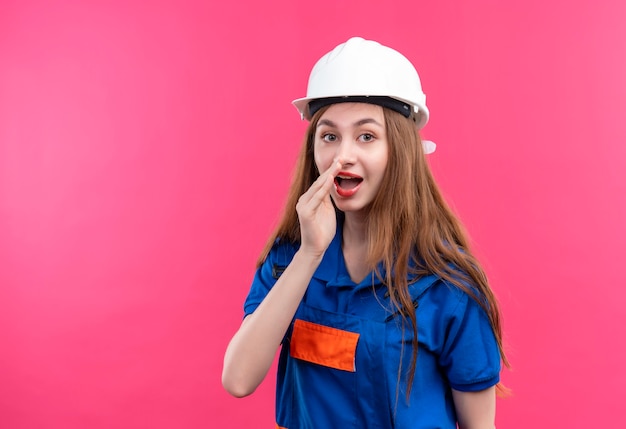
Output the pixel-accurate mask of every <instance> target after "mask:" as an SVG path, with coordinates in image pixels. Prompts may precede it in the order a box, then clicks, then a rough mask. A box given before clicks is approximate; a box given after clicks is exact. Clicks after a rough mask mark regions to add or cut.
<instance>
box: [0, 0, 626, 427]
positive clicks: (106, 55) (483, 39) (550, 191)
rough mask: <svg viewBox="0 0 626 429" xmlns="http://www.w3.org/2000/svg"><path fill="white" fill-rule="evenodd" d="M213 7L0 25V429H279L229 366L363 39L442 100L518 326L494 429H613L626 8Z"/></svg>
mask: <svg viewBox="0 0 626 429" xmlns="http://www.w3.org/2000/svg"><path fill="white" fill-rule="evenodd" d="M53 3H55V4H56V5H54V6H53V5H52V4H53ZM87 3H89V4H90V5H89V6H86V5H85V4H87ZM211 3H217V2H204V1H197V2H185V1H180V0H179V1H173V0H167V1H165V0H164V1H151V2H147V1H146V2H141V1H118V2H111V1H100V2H81V1H78V0H76V1H64V2H44V1H40V2H37V1H17V0H15V1H4V2H2V4H1V6H0V348H1V349H0V427H2V428H9V429H23V428H64V429H74V428H86V427H89V428H105V427H106V428H111V427H113V428H156V429H158V428H207V427H222V426H224V427H231V428H250V427H259V428H261V427H265V428H271V427H273V426H272V425H273V381H274V379H273V377H269V378H268V380H266V382H265V383H264V384H263V385H262V387H261V388H260V389H259V391H257V393H256V394H255V395H253V396H252V397H249V398H246V399H243V400H236V399H233V398H230V397H229V396H228V395H227V394H226V393H225V392H224V391H223V390H222V389H221V385H220V372H221V365H222V356H223V351H224V348H225V346H226V344H227V342H228V340H229V338H230V336H231V335H232V333H233V332H234V331H235V329H236V327H237V326H238V324H239V322H240V318H241V304H242V301H243V299H244V297H245V295H246V292H247V289H248V285H249V281H250V278H251V275H252V272H253V265H254V261H255V258H256V256H257V254H258V253H259V250H260V248H261V246H262V244H263V243H264V240H265V237H266V236H267V234H268V233H269V231H270V229H271V227H272V225H273V224H274V222H275V221H276V218H277V212H278V210H279V208H280V206H281V204H282V201H283V198H284V195H285V191H286V189H287V186H288V181H289V173H290V171H291V167H292V162H293V160H294V157H295V153H296V150H297V147H298V145H299V143H300V135H301V133H302V131H303V129H304V124H303V123H301V122H300V121H299V118H298V116H297V114H296V111H295V109H293V107H291V106H290V104H289V102H290V101H291V99H293V98H296V97H298V96H301V95H303V93H304V90H305V85H306V79H307V74H308V71H309V69H310V67H311V66H312V64H313V62H314V61H315V60H316V59H317V58H318V57H319V56H321V55H322V54H323V53H325V52H326V51H327V50H328V49H330V48H331V47H332V46H334V45H335V44H337V43H340V42H342V41H344V40H345V39H347V38H348V37H349V36H351V35H361V36H364V37H367V38H373V39H377V40H379V41H381V42H383V43H385V44H389V45H391V46H394V47H396V48H397V49H398V50H400V51H401V52H403V53H405V54H406V55H407V56H408V57H409V58H411V59H412V60H413V61H414V62H415V64H416V66H417V67H418V69H419V71H420V73H421V75H422V79H423V82H424V87H425V90H426V93H427V94H428V101H429V107H430V109H431V112H432V120H431V122H430V123H429V125H428V126H427V127H426V129H425V136H426V137H428V138H431V139H433V140H435V141H436V142H437V143H438V144H439V149H438V151H437V152H436V154H435V155H434V156H433V157H432V158H431V160H432V164H433V167H434V169H435V172H436V175H437V177H438V179H439V181H440V183H441V185H442V187H443V188H444V190H445V192H446V194H447V195H448V197H449V199H450V201H451V202H452V203H453V205H454V206H455V207H456V209H457V211H458V212H459V213H460V215H461V216H462V218H463V219H464V220H465V222H466V224H467V226H468V228H469V230H470V231H471V233H472V236H473V238H474V240H475V242H476V249H477V252H478V253H479V255H481V257H482V259H483V261H484V263H485V267H486V269H487V271H488V272H489V274H490V276H491V279H492V281H493V287H494V288H495V289H496V292H497V293H498V295H499V297H500V300H501V302H502V306H503V310H504V315H505V320H504V323H505V329H506V339H507V343H508V351H509V357H510V359H511V361H512V362H513V365H514V369H513V371H510V372H505V373H504V381H505V382H506V383H507V384H508V385H509V386H510V387H511V388H512V389H513V390H514V392H515V395H514V396H513V397H512V398H511V399H507V400H501V401H499V411H498V421H497V423H498V426H499V427H503V428H509V429H515V428H528V427H536V428H555V427H569V428H589V427H608V426H611V427H613V426H614V425H615V419H616V416H617V415H618V401H619V402H620V404H619V405H620V411H621V402H622V401H621V400H622V398H623V394H622V390H623V386H624V384H626V369H625V367H624V365H623V362H624V360H625V359H626V341H624V338H626V332H625V331H626V330H625V328H624V326H626V312H625V311H623V308H624V305H625V304H626V302H625V301H626V292H624V286H625V285H626V280H625V275H624V270H623V265H622V264H623V261H622V258H621V257H620V256H621V255H623V254H624V245H625V243H626V198H625V197H624V195H626V168H624V167H625V166H626V149H625V145H624V142H626V121H625V120H624V117H623V116H624V113H625V106H626V85H625V84H624V76H626V57H625V56H624V53H625V52H626V51H625V50H624V49H625V48H624V42H623V41H624V40H626V27H625V26H624V25H623V18H624V16H626V6H625V4H624V3H623V2H622V1H618V0H614V1H603V2H597V1H594V2H592V1H584V0H578V1H569V2H547V1H545V0H541V1H540V0H527V1H525V2H497V1H487V0H468V1H460V0H459V1H439V2H425V1H424V2H416V1H398V2H395V3H397V5H398V7H396V8H393V9H391V8H389V7H388V6H387V5H388V4H389V2H381V1H378V0H352V1H341V2H338V1H335V0H321V1H318V2H315V3H313V2H309V3H303V2H294V1H289V0H281V1H277V2H274V3H276V4H277V6H276V7H273V8H268V7H267V6H263V5H262V4H263V3H264V2H258V1H253V0H248V1H244V2H220V3H222V4H220V5H219V6H211V5H209V4H211ZM61 4H63V5H61ZM620 414H621V413H620Z"/></svg>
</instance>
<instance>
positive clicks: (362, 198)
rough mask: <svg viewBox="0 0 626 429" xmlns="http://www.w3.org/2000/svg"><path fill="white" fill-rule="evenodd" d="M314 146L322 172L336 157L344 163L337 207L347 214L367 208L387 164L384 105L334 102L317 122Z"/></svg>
mask: <svg viewBox="0 0 626 429" xmlns="http://www.w3.org/2000/svg"><path fill="white" fill-rule="evenodd" d="M313 147H314V156H315V164H316V166H317V168H318V170H319V171H320V172H324V171H326V170H327V169H328V168H329V167H330V165H331V163H332V162H333V160H334V159H335V158H337V159H338V161H339V162H341V163H342V165H343V167H342V169H341V171H340V172H339V174H338V175H337V177H336V178H335V187H334V188H333V189H332V191H331V197H332V199H333V201H334V202H335V204H336V206H337V208H338V209H339V210H341V211H343V212H345V213H348V212H359V211H362V210H364V209H367V208H368V207H369V205H370V204H371V202H372V201H373V200H374V197H375V196H376V194H377V192H378V189H379V188H380V184H381V183H382V180H383V175H384V173H385V168H386V167H387V158H388V143H387V133H386V130H385V117H384V114H383V108H382V107H380V106H377V105H374V104H367V103H338V104H333V105H331V106H330V107H329V108H328V109H327V110H326V111H325V112H324V114H323V115H322V116H321V117H320V119H319V122H318V123H317V128H316V130H315V143H314V146H313Z"/></svg>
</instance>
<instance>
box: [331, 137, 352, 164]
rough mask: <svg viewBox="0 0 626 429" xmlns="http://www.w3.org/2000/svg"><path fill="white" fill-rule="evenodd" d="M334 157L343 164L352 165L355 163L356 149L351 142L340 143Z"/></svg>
mask: <svg viewBox="0 0 626 429" xmlns="http://www.w3.org/2000/svg"><path fill="white" fill-rule="evenodd" d="M335 157H337V158H339V159H341V160H343V161H344V163H345V164H354V162H355V161H356V148H355V145H354V143H353V142H351V141H345V140H344V141H342V142H341V143H340V144H339V146H338V147H337V152H336V153H335Z"/></svg>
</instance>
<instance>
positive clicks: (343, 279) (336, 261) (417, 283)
mask: <svg viewBox="0 0 626 429" xmlns="http://www.w3.org/2000/svg"><path fill="white" fill-rule="evenodd" d="M341 221H342V219H341V218H339V219H337V232H336V233H335V237H333V240H332V241H331V243H330V245H329V246H328V249H326V252H325V253H324V256H323V258H322V262H321V263H320V265H319V266H318V267H317V270H316V271H315V273H314V274H313V277H314V278H315V279H317V280H320V281H322V282H324V283H326V286H327V287H347V288H354V289H363V288H366V287H369V288H371V287H372V286H381V285H382V284H383V283H382V281H381V280H380V279H379V278H378V276H376V275H375V274H374V273H373V272H371V273H370V274H368V275H367V276H365V278H364V279H363V281H362V282H361V283H358V284H357V283H355V282H353V281H352V279H351V278H350V274H349V273H348V268H347V267H346V262H345V259H344V257H343V250H342V249H341V241H342V237H343V233H342V222H341ZM378 271H379V272H380V273H381V276H382V277H383V278H384V277H385V272H386V271H385V270H384V269H383V266H382V264H380V265H379V266H378ZM436 280H438V277H437V276H435V275H428V276H423V277H421V278H419V279H410V278H409V285H410V286H409V288H410V289H411V290H412V295H414V294H416V293H417V294H421V293H423V292H424V291H425V290H426V289H428V288H429V287H430V286H431V285H432V284H433V283H434V282H435V281H436Z"/></svg>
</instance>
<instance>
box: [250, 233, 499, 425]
mask: <svg viewBox="0 0 626 429" xmlns="http://www.w3.org/2000/svg"><path fill="white" fill-rule="evenodd" d="M341 237H342V234H341V227H339V228H338V232H337V234H336V235H335V238H334V239H333V241H332V242H331V244H330V246H329V247H328V249H327V250H326V253H325V254H324V257H323V259H322V262H321V263H320V265H319V267H318V268H317V270H316V271H315V273H314V274H313V278H312V279H311V282H310V284H309V286H308V289H307V291H306V293H305V295H304V297H303V299H302V302H301V303H300V305H299V307H298V309H297V311H296V314H295V316H294V320H293V322H292V324H291V326H290V328H289V329H288V331H287V333H286V335H285V338H284V340H283V345H282V349H281V352H280V359H279V363H278V376H277V391H276V426H277V427H278V428H286V429H333V428H337V429H339V428H341V429H346V428H376V429H379V428H380V429H382V428H385V429H386V428H400V429H402V428H411V429H418V428H428V429H433V428H442V429H443V428H445V429H448V428H449V429H454V428H456V413H455V410H454V404H453V401H452V391H451V389H456V390H460V391H479V390H483V389H486V388H488V387H491V386H493V385H495V384H496V383H498V381H499V374H500V353H499V350H498V346H497V342H496V339H495V336H494V334H493V330H492V328H491V325H490V323H489V320H488V318H487V315H486V314H485V312H484V311H483V310H482V308H481V307H480V306H479V305H478V304H477V303H476V301H475V300H473V299H472V298H471V297H470V296H469V295H468V294H467V293H465V292H463V291H462V290H461V289H459V288H457V287H456V286H454V285H452V284H449V283H447V282H445V281H443V280H442V279H440V278H438V277H437V276H434V275H429V276H423V277H420V278H419V279H409V280H410V286H409V290H410V293H411V297H412V298H413V302H414V304H415V306H416V316H417V326H418V342H419V346H418V357H417V366H416V371H415V378H414V382H413V386H412V390H411V394H410V397H409V399H408V401H407V398H406V391H407V385H406V382H407V376H406V375H407V373H408V371H409V368H410V365H411V352H412V348H411V340H412V338H413V331H412V329H411V326H410V323H408V322H407V321H406V320H404V323H403V320H402V317H400V316H397V315H396V314H394V311H395V310H394V308H393V307H392V306H391V304H390V302H389V298H388V297H387V296H386V292H387V289H386V287H385V286H384V285H382V283H381V282H380V280H379V279H378V278H377V276H375V275H370V276H367V277H366V278H365V279H364V280H363V281H362V282H361V283H359V284H356V283H354V282H353V281H352V280H351V279H350V275H349V273H348V271H347V269H346V265H345V261H344V258H343V252H342V249H341ZM296 250H297V246H295V245H293V244H290V243H286V242H284V241H280V240H277V242H276V243H275V245H274V247H273V248H272V250H271V251H270V253H269V255H268V257H267V259H266V261H265V262H264V264H263V265H262V266H261V267H260V268H259V269H258V270H257V272H256V274H255V277H254V280H253V283H252V287H251V290H250V293H249V294H248V297H247V299H246V301H245V304H244V311H245V314H246V315H248V314H251V313H252V312H254V310H255V309H256V308H257V306H258V305H259V304H260V303H261V301H263V299H264V298H265V296H266V295H267V293H268V292H269V290H270V289H271V288H272V286H273V285H274V283H275V282H276V280H277V279H278V278H279V277H280V274H281V273H282V271H283V270H284V269H285V268H286V267H287V266H288V265H289V263H290V262H291V260H292V258H293V255H294V254H295V252H296ZM403 344H404V346H403ZM401 360H402V365H401V366H400V361H401ZM400 368H401V375H400V377H399V376H398V371H399V369H400Z"/></svg>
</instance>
